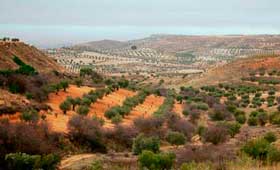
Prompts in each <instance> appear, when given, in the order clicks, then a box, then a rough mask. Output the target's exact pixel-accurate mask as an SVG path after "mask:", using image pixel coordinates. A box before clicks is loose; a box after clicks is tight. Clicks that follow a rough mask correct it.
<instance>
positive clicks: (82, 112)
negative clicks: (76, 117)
mask: <svg viewBox="0 0 280 170" xmlns="http://www.w3.org/2000/svg"><path fill="white" fill-rule="evenodd" d="M88 112H89V107H88V106H85V105H81V106H79V107H78V109H77V113H78V114H80V115H85V116H86V115H87V114H88Z"/></svg>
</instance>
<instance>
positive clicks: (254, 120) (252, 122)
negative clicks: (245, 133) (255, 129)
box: [247, 116, 258, 126]
mask: <svg viewBox="0 0 280 170" xmlns="http://www.w3.org/2000/svg"><path fill="white" fill-rule="evenodd" d="M247 123H248V125H249V126H257V125H258V119H257V118H256V117H254V116H250V117H249V118H248V121H247Z"/></svg>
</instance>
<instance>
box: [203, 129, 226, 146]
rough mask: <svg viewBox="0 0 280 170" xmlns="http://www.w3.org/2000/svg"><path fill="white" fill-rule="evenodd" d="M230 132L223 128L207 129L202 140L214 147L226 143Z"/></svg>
mask: <svg viewBox="0 0 280 170" xmlns="http://www.w3.org/2000/svg"><path fill="white" fill-rule="evenodd" d="M228 134H229V133H228V130H227V129H226V128H225V127H222V126H210V127H208V128H207V129H206V131H205V132H204V134H203V135H202V138H203V140H204V141H205V142H210V143H212V144H214V145H217V144H220V143H223V142H225V141H226V140H227V139H228Z"/></svg>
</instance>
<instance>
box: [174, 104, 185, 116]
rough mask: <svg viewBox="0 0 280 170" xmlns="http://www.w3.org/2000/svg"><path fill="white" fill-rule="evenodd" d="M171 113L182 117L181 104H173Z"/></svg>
mask: <svg viewBox="0 0 280 170" xmlns="http://www.w3.org/2000/svg"><path fill="white" fill-rule="evenodd" d="M172 111H173V112H174V113H177V114H178V115H180V116H183V104H180V103H178V102H175V103H174V106H173V110H172Z"/></svg>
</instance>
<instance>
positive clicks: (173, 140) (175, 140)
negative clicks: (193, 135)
mask: <svg viewBox="0 0 280 170" xmlns="http://www.w3.org/2000/svg"><path fill="white" fill-rule="evenodd" d="M166 140H167V142H169V143H170V144H171V145H183V144H185V143H186V137H185V135H184V134H182V133H180V132H173V131H169V132H168V133H167V136H166Z"/></svg>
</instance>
